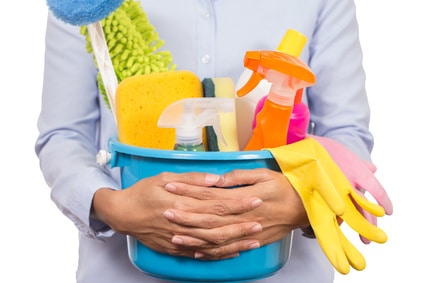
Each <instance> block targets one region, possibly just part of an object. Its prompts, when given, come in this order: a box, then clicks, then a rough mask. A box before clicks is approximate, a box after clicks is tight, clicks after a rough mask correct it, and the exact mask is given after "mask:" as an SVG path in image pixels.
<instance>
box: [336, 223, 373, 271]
mask: <svg viewBox="0 0 424 283" xmlns="http://www.w3.org/2000/svg"><path fill="white" fill-rule="evenodd" d="M335 228H336V229H337V231H338V234H339V239H340V243H341V244H342V246H343V250H344V253H345V254H346V257H347V259H348V261H349V264H350V265H351V266H352V267H353V268H355V269H356V270H358V271H361V270H364V269H365V266H366V262H365V258H364V257H363V255H362V254H361V253H360V252H359V251H358V250H357V249H356V248H355V247H354V246H353V245H352V243H351V242H350V241H349V240H348V239H347V238H346V236H345V235H344V234H343V232H342V231H341V230H340V227H339V226H338V225H337V227H335Z"/></svg>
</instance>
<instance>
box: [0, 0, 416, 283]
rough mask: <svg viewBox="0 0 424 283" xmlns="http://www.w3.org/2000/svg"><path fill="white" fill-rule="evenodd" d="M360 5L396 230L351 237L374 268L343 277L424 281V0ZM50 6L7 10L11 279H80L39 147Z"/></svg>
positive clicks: (4, 241)
mask: <svg viewBox="0 0 424 283" xmlns="http://www.w3.org/2000/svg"><path fill="white" fill-rule="evenodd" d="M341 1H342V0H341ZM356 2H357V8H358V20H359V24H360V34H361V42H362V46H363V49H364V66H365V69H366V72H367V89H368V94H369V99H370V104H371V108H372V121H371V129H372V131H373V132H374V134H375V149H374V151H373V159H374V162H375V163H376V165H377V166H378V171H377V177H378V178H379V180H380V181H381V182H382V183H383V185H384V186H385V187H386V190H387V191H388V192H389V193H390V195H391V198H392V199H393V202H394V205H395V212H394V214H393V215H392V216H390V217H384V218H383V219H382V220H381V221H380V222H379V223H380V224H379V225H380V227H382V228H383V229H384V230H385V231H386V232H387V234H388V235H389V240H388V242H387V243H385V244H371V245H368V246H366V245H362V244H361V243H360V242H359V241H357V237H356V235H354V234H352V235H350V236H349V237H350V239H352V241H354V244H355V245H356V246H357V247H358V248H359V249H360V250H361V252H362V253H363V254H364V256H365V258H366V259H367V268H366V269H365V270H364V271H361V272H357V271H354V270H353V271H351V272H350V273H349V274H348V275H340V274H337V275H336V280H335V281H336V282H337V283H339V282H340V283H341V282H361V283H371V282H389V281H390V282H400V281H401V282H424V280H423V275H422V272H420V269H421V268H422V266H421V265H422V256H423V253H424V248H423V241H422V239H421V237H420V236H421V234H420V231H422V225H423V221H422V218H421V217H422V215H423V213H422V210H421V209H422V207H421V205H422V204H423V201H422V197H423V194H422V190H423V185H422V182H421V178H420V176H422V175H421V174H422V169H424V167H423V165H422V163H421V162H423V161H424V153H423V146H422V144H423V143H422V140H420V138H419V136H420V135H421V134H422V130H423V122H424V118H423V117H424V115H423V113H424V109H423V107H424V106H423V104H422V103H420V102H419V101H422V100H423V97H424V93H423V87H422V86H421V85H422V82H423V81H424V78H423V75H424V71H423V68H424V66H423V65H424V58H423V56H424V55H423V54H424V53H423V52H424V46H423V40H422V39H423V27H424V20H423V18H424V17H423V13H422V9H421V8H420V7H421V5H419V4H421V1H420V0H402V1H400V0H398V1H394V0H372V1H369V0H357V1H356ZM4 5H6V7H4ZM46 12H47V8H46V5H45V2H44V1H34V0H21V1H7V2H5V3H3V8H2V15H1V17H0V31H1V33H0V35H1V36H2V39H1V44H0V51H1V52H0V66H1V69H2V74H1V76H0V82H1V86H2V89H3V91H2V93H3V94H2V98H3V100H1V101H0V109H1V110H0V115H1V119H0V126H1V127H0V129H1V131H2V135H1V139H0V150H1V155H0V158H1V162H2V171H1V172H2V173H1V175H0V176H1V181H2V184H3V187H2V189H1V193H0V220H1V221H0V225H1V229H2V230H1V234H0V237H1V238H0V259H1V262H2V267H1V270H2V272H1V273H0V281H2V282H4V281H5V280H4V279H5V278H7V282H28V281H29V282H61V283H71V282H75V269H76V264H77V233H76V229H75V228H74V227H73V224H72V223H71V222H70V221H69V220H68V219H66V218H65V217H63V216H62V215H61V214H60V212H59V210H57V209H56V207H55V206H54V204H53V203H52V202H51V201H50V198H49V189H48V188H47V186H46V184H45V183H44V180H43V178H42V176H41V173H40V171H39V168H38V160H37V159H36V156H35V154H34V150H33V145H34V140H35V138H36V135H37V129H36V119H37V115H38V112H39V110H40V97H41V87H42V72H43V48H44V29H45V23H46ZM346 232H347V233H348V234H350V232H349V231H346ZM317 280H318V279H317Z"/></svg>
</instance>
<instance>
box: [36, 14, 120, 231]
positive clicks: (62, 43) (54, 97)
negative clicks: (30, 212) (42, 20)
mask: <svg viewBox="0 0 424 283" xmlns="http://www.w3.org/2000/svg"><path fill="white" fill-rule="evenodd" d="M79 29H80V28H79V27H76V26H70V25H67V24H64V23H62V22H61V21H59V20H57V19H56V18H54V17H53V16H52V15H49V17H48V24H47V31H46V45H45V69H44V85H43V93H42V109H41V113H40V115H39V120H38V129H39V136H38V138H37V140H36V145H35V151H36V154H37V156H38V157H39V161H40V167H41V170H42V172H43V174H44V178H45V180H46V182H47V184H48V185H49V187H50V188H51V198H52V200H53V201H54V202H55V204H56V205H57V207H58V208H59V209H60V210H61V211H62V212H63V213H64V214H65V215H66V216H67V217H68V218H69V219H71V220H72V221H73V222H74V223H75V225H76V227H78V229H79V230H80V231H81V232H82V233H83V234H84V235H86V236H88V237H92V238H97V239H100V238H101V237H103V236H107V235H110V234H111V233H113V232H112V231H110V229H109V227H107V226H106V225H105V224H104V223H99V222H95V221H90V208H91V202H92V198H93V195H94V193H95V192H96V190H97V189H99V188H104V187H107V188H112V189H119V188H120V186H119V184H118V182H117V181H115V179H114V178H113V177H112V176H113V174H111V171H113V170H110V169H108V168H106V167H103V166H100V165H98V164H97V163H96V154H97V152H98V150H99V149H100V148H101V147H103V146H104V145H105V143H106V141H105V140H104V139H102V138H101V136H100V135H99V133H100V132H101V127H102V125H104V124H108V123H105V122H104V121H105V120H110V119H113V118H112V117H109V116H111V114H108V113H109V112H110V111H108V109H107V107H105V106H103V104H104V103H102V101H101V99H99V94H98V88H97V84H96V79H95V78H96V75H97V71H96V68H95V66H94V61H93V58H92V55H91V54H89V53H88V52H87V51H86V49H85V39H84V38H83V36H82V35H81V34H80V32H79ZM99 103H101V104H102V106H101V107H99ZM102 109H103V110H102ZM109 124H111V125H113V122H112V123H109ZM111 131H113V130H111ZM106 132H107V131H106ZM109 134H110V133H109ZM90 222H92V223H91V224H92V225H90Z"/></svg>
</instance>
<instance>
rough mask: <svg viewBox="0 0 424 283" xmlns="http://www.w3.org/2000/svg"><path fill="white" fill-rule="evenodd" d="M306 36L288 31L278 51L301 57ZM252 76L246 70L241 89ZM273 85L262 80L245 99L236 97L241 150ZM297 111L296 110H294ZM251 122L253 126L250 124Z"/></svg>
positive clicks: (238, 82)
mask: <svg viewBox="0 0 424 283" xmlns="http://www.w3.org/2000/svg"><path fill="white" fill-rule="evenodd" d="M306 40H307V38H306V36H305V35H304V34H302V33H300V32H298V31H296V30H294V29H288V30H287V31H286V33H285V34H284V36H283V38H282V39H281V41H280V43H279V44H278V47H277V51H280V52H284V53H286V54H290V55H292V56H294V57H299V55H300V53H301V52H302V50H303V47H304V46H305V44H306ZM251 76H252V70H250V69H247V68H246V69H245V70H244V71H243V73H242V75H241V76H240V78H239V79H238V81H237V83H236V89H240V88H241V87H242V86H244V85H245V84H246V82H247V81H248V80H249V78H250V77H251ZM270 87H271V83H270V82H268V81H267V80H261V81H260V82H259V83H258V85H257V86H256V87H255V88H253V89H252V90H251V91H250V92H249V93H248V94H246V95H244V96H243V97H238V96H236V114H237V130H238V139H239V144H240V147H241V148H244V147H245V146H246V144H247V142H248V140H249V138H250V136H251V135H252V129H254V128H255V126H256V119H255V117H256V114H257V113H258V112H259V111H260V110H261V109H262V107H263V104H264V102H265V99H266V95H267V94H268V92H269V89H270ZM293 111H295V109H293ZM249 121H251V122H252V125H250V124H249V123H248V122H249Z"/></svg>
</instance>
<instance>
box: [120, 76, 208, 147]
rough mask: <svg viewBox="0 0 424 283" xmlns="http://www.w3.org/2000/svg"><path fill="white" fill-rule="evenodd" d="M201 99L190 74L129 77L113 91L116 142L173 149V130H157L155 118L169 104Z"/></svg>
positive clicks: (200, 91) (197, 81)
mask: <svg viewBox="0 0 424 283" xmlns="http://www.w3.org/2000/svg"><path fill="white" fill-rule="evenodd" d="M192 97H203V89H202V83H201V81H200V80H199V78H198V77H197V76H196V75H195V74H194V73H192V72H190V71H185V70H177V71H166V72H161V73H155V74H146V75H139V76H131V77H128V78H125V79H124V80H122V81H121V82H120V83H119V85H118V88H117V90H116V120H117V126H118V140H119V141H120V142H122V143H125V144H129V145H134V146H140V147H146V148H155V149H173V147H174V144H175V129H169V128H159V127H158V126H157V122H158V119H159V117H160V115H161V113H162V111H163V110H164V109H165V108H166V107H167V106H168V105H170V104H171V103H173V102H175V101H177V100H179V99H182V98H192Z"/></svg>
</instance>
